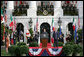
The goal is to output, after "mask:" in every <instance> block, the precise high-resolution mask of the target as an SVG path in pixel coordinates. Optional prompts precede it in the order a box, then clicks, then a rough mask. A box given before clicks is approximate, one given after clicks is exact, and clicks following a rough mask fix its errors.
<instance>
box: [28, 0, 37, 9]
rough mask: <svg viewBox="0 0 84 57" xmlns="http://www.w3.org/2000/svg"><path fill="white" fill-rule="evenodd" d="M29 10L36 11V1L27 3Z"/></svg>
mask: <svg viewBox="0 0 84 57" xmlns="http://www.w3.org/2000/svg"><path fill="white" fill-rule="evenodd" d="M29 8H34V9H36V8H37V7H36V1H30V2H29Z"/></svg>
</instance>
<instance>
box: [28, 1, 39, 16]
mask: <svg viewBox="0 0 84 57" xmlns="http://www.w3.org/2000/svg"><path fill="white" fill-rule="evenodd" d="M36 12H37V6H36V1H30V2H29V9H28V11H27V13H28V16H29V17H35V16H36V15H37V14H36Z"/></svg>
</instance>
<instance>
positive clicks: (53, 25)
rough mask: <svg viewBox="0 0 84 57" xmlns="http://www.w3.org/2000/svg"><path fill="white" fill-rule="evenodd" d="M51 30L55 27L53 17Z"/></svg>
mask: <svg viewBox="0 0 84 57" xmlns="http://www.w3.org/2000/svg"><path fill="white" fill-rule="evenodd" d="M52 30H53V31H54V30H55V28H54V18H53V19H52Z"/></svg>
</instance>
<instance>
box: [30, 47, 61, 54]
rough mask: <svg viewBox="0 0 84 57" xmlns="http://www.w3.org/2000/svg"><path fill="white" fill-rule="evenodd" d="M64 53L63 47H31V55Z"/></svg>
mask: <svg viewBox="0 0 84 57" xmlns="http://www.w3.org/2000/svg"><path fill="white" fill-rule="evenodd" d="M61 53H62V47H58V48H57V47H51V48H50V47H49V48H41V47H29V55H30V56H60V55H61Z"/></svg>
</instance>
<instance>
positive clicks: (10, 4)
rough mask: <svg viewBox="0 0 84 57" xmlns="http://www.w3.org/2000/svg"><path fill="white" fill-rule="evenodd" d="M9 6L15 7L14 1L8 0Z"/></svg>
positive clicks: (9, 7)
mask: <svg viewBox="0 0 84 57" xmlns="http://www.w3.org/2000/svg"><path fill="white" fill-rule="evenodd" d="M7 8H8V9H11V10H13V9H14V1H8V6H7Z"/></svg>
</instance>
